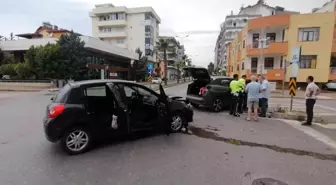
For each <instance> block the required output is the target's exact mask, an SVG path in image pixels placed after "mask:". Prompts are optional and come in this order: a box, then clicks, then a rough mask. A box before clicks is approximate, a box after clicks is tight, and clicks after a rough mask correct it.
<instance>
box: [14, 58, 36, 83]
mask: <svg viewBox="0 0 336 185" xmlns="http://www.w3.org/2000/svg"><path fill="white" fill-rule="evenodd" d="M14 70H15V72H16V74H17V78H19V79H28V78H30V77H31V76H32V73H31V71H30V69H29V66H28V64H27V63H26V62H23V63H17V64H15V67H14Z"/></svg>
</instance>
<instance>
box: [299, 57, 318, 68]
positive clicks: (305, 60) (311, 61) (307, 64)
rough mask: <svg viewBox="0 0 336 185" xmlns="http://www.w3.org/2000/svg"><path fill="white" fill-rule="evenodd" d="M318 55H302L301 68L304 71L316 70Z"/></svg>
mask: <svg viewBox="0 0 336 185" xmlns="http://www.w3.org/2000/svg"><path fill="white" fill-rule="evenodd" d="M316 61H317V56H316V55H302V56H301V61H300V68H302V69H315V68H316Z"/></svg>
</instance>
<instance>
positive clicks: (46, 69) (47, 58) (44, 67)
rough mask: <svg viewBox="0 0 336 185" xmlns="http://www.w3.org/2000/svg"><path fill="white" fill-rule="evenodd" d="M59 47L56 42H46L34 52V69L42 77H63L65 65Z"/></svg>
mask: <svg viewBox="0 0 336 185" xmlns="http://www.w3.org/2000/svg"><path fill="white" fill-rule="evenodd" d="M60 54H61V47H60V45H58V44H47V45H45V46H43V47H39V48H38V49H37V52H36V56H35V60H36V61H35V62H36V64H37V65H36V71H39V75H40V76H41V77H43V78H51V79H61V78H62V77H64V74H65V71H66V70H67V69H66V68H67V66H65V65H64V63H63V62H64V59H63V60H62V58H61V56H60Z"/></svg>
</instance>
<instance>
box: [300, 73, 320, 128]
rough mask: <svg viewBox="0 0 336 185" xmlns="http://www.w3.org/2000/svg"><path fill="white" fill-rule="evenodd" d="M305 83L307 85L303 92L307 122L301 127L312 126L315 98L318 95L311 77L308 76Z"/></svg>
mask: <svg viewBox="0 0 336 185" xmlns="http://www.w3.org/2000/svg"><path fill="white" fill-rule="evenodd" d="M307 83H308V85H307V88H306V92H305V99H306V113H307V121H306V122H305V123H303V124H302V125H303V126H311V125H312V122H313V116H314V105H315V103H316V96H317V95H318V94H319V93H320V88H319V87H318V86H317V85H316V84H315V83H314V77H313V76H308V78H307Z"/></svg>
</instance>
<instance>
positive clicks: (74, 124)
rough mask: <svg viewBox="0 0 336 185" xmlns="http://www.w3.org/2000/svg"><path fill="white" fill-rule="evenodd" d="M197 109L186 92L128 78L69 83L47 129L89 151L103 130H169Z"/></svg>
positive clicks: (50, 111)
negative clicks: (173, 93) (170, 91)
mask: <svg viewBox="0 0 336 185" xmlns="http://www.w3.org/2000/svg"><path fill="white" fill-rule="evenodd" d="M193 114H194V113H193V110H192V107H191V106H190V105H189V103H188V102H187V101H186V100H185V99H183V98H181V97H168V96H167V95H166V94H165V92H164V90H163V88H162V86H161V85H160V93H157V92H155V91H153V90H152V89H150V88H148V87H146V86H143V85H140V84H137V83H135V82H130V81H124V80H90V81H80V82H72V83H69V84H67V85H66V86H64V87H63V88H62V89H61V90H60V91H59V93H58V94H57V95H56V96H55V97H53V98H52V103H51V104H50V105H48V106H47V109H46V115H45V118H44V120H43V122H44V132H45V136H46V138H47V139H48V140H49V141H50V142H57V141H60V144H61V147H62V148H63V150H64V151H65V152H66V153H68V154H71V155H75V154H80V153H84V152H86V151H88V150H90V149H91V148H92V145H93V143H94V142H95V141H97V140H99V139H100V138H102V136H111V135H113V136H118V135H122V136H127V135H129V134H132V133H134V132H139V131H145V130H157V131H160V130H161V131H164V132H166V133H167V134H169V133H172V132H179V131H181V130H182V129H183V128H187V126H188V123H190V122H192V121H193Z"/></svg>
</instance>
